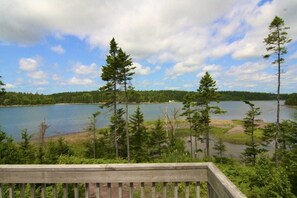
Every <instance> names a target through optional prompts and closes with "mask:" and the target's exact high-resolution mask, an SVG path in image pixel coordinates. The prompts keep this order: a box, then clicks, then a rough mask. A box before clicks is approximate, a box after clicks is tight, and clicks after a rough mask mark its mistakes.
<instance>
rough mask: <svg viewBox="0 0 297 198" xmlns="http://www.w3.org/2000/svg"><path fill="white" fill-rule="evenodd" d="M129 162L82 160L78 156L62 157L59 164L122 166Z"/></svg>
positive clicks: (121, 160)
mask: <svg viewBox="0 0 297 198" xmlns="http://www.w3.org/2000/svg"><path fill="white" fill-rule="evenodd" d="M127 162H128V161H127V160H124V159H120V158H118V159H114V158H113V159H112V158H107V159H105V158H100V159H93V158H81V157H76V156H67V155H61V156H59V158H58V161H57V164H121V163H127Z"/></svg>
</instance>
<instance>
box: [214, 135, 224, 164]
mask: <svg viewBox="0 0 297 198" xmlns="http://www.w3.org/2000/svg"><path fill="white" fill-rule="evenodd" d="M213 149H214V150H216V151H217V153H218V155H219V157H220V159H221V162H222V159H223V154H224V152H225V151H226V145H225V144H224V142H223V140H222V138H220V139H219V140H218V141H217V142H216V144H215V145H214V147H213Z"/></svg>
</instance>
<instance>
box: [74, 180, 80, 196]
mask: <svg viewBox="0 0 297 198" xmlns="http://www.w3.org/2000/svg"><path fill="white" fill-rule="evenodd" d="M73 190H74V198H79V191H78V184H77V183H75V184H74V189H73Z"/></svg>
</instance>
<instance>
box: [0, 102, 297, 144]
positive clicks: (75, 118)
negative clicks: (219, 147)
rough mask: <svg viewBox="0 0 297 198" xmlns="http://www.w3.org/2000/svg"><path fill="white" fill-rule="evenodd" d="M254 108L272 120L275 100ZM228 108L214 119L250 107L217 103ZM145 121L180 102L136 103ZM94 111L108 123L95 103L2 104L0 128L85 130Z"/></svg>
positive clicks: (290, 112)
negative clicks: (40, 126)
mask: <svg viewBox="0 0 297 198" xmlns="http://www.w3.org/2000/svg"><path fill="white" fill-rule="evenodd" d="M253 103H254V104H255V106H256V107H260V108H261V111H262V114H261V116H259V119H263V120H264V121H266V122H274V120H275V117H276V116H275V115H276V101H253ZM218 105H219V106H220V107H221V108H222V109H223V110H225V111H227V113H226V114H223V115H214V116H212V118H215V119H229V120H232V119H243V118H244V117H245V113H246V112H247V111H248V110H249V106H248V105H246V104H245V103H243V102H240V101H225V102H221V103H219V104H218ZM137 106H138V105H130V106H129V113H130V114H132V113H133V112H134V111H135V109H136V108H137ZM139 106H140V108H141V111H142V112H143V114H144V118H145V120H156V119H158V118H161V119H162V117H163V113H162V112H165V111H167V112H168V113H169V115H170V114H171V112H172V111H173V109H174V108H176V109H180V112H181V108H182V104H181V103H161V104H141V105H139ZM95 111H101V114H100V115H99V117H98V122H97V126H98V127H106V126H108V125H109V114H108V112H107V111H106V109H100V108H99V107H98V105H95V104H90V105H89V104H67V105H45V106H30V107H2V108H0V125H1V129H2V130H3V131H4V132H6V133H7V134H8V135H10V136H12V137H13V138H14V139H17V140H18V139H20V138H21V135H20V134H21V131H22V130H23V129H27V130H28V132H29V133H31V134H36V132H37V131H38V126H39V124H40V123H41V122H42V121H43V120H46V122H47V124H48V125H49V126H50V127H49V128H48V131H47V136H51V135H58V134H65V133H71V132H78V131H82V130H84V129H85V128H86V127H87V125H88V121H89V120H88V117H90V116H91V115H92V113H94V112H95ZM296 112H297V109H296V108H292V107H288V106H284V105H282V106H281V119H292V120H293V119H296V118H295V117H294V114H295V113H296Z"/></svg>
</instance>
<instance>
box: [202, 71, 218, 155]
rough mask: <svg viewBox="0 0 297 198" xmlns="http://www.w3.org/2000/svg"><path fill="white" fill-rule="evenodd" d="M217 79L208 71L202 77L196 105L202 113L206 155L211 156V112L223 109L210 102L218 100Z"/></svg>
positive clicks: (215, 112)
mask: <svg viewBox="0 0 297 198" xmlns="http://www.w3.org/2000/svg"><path fill="white" fill-rule="evenodd" d="M217 89H218V88H217V87H216V81H214V80H213V79H212V77H211V76H210V74H209V73H208V72H206V73H205V75H204V76H203V77H202V78H201V80H200V84H199V88H198V89H197V95H196V105H197V107H199V109H200V110H199V111H200V112H201V114H202V121H203V125H204V129H205V136H206V138H205V139H206V155H207V156H209V124H210V113H214V114H219V113H222V110H221V109H220V108H219V107H218V106H211V105H210V102H212V101H216V102H218V99H219V97H220V96H219V94H218V93H217Z"/></svg>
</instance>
